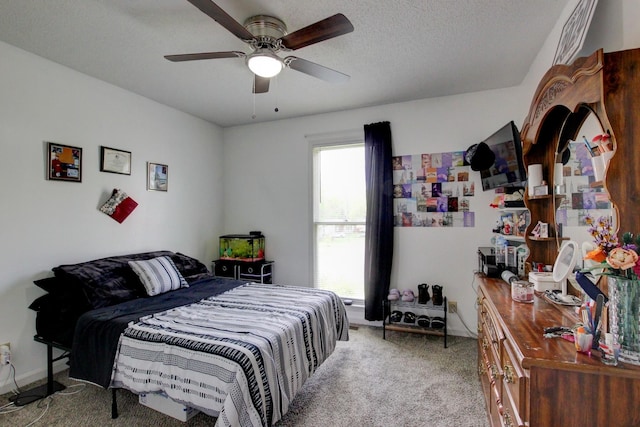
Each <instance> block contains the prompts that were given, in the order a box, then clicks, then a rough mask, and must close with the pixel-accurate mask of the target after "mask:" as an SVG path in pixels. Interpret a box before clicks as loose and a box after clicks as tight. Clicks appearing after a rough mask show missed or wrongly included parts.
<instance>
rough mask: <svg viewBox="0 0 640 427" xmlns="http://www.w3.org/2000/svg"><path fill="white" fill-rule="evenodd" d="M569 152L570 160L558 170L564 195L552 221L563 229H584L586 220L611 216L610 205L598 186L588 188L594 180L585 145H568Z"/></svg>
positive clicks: (604, 192)
mask: <svg viewBox="0 0 640 427" xmlns="http://www.w3.org/2000/svg"><path fill="white" fill-rule="evenodd" d="M569 148H570V151H571V156H570V157H569V162H567V164H566V165H564V167H563V169H562V175H563V181H564V182H563V184H564V187H565V191H566V193H565V197H564V198H562V199H561V200H560V205H559V206H558V209H557V211H556V221H557V222H558V224H562V225H563V226H572V227H587V226H588V225H587V223H586V222H585V218H586V217H587V216H590V217H592V218H598V217H600V216H611V201H610V200H609V196H608V194H607V193H606V191H605V190H604V188H603V187H602V186H598V185H596V186H592V183H594V182H595V176H594V171H593V163H592V161H591V158H592V157H591V152H590V150H589V149H588V148H587V146H586V144H585V143H579V142H572V143H570V144H569Z"/></svg>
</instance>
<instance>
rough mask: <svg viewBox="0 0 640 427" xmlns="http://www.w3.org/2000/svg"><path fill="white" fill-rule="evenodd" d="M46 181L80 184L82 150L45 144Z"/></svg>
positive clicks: (56, 144) (68, 146)
mask: <svg viewBox="0 0 640 427" xmlns="http://www.w3.org/2000/svg"><path fill="white" fill-rule="evenodd" d="M46 144H47V179H48V180H51V181H67V182H82V148H81V147H74V146H71V145H66V144H58V143H56V142H47V143H46Z"/></svg>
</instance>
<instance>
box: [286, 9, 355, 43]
mask: <svg viewBox="0 0 640 427" xmlns="http://www.w3.org/2000/svg"><path fill="white" fill-rule="evenodd" d="M352 31H353V24H351V21H349V20H348V19H347V17H346V16H344V15H343V14H341V13H337V14H335V15H333V16H330V17H328V18H325V19H323V20H322V21H318V22H316V23H315V24H311V25H309V26H306V27H304V28H301V29H299V30H297V31H294V32H293V33H289V34H287V35H286V36H284V37H282V38H281V39H280V40H281V41H282V45H283V46H284V47H285V48H287V49H290V50H296V49H300V48H301V47H305V46H309V45H311V44H314V43H318V42H321V41H324V40H328V39H331V38H334V37H338V36H341V35H343V34H347V33H350V32H352Z"/></svg>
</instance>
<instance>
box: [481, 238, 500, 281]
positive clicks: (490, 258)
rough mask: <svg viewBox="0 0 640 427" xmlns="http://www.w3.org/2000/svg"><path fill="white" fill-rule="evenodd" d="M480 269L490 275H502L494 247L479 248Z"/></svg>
mask: <svg viewBox="0 0 640 427" xmlns="http://www.w3.org/2000/svg"><path fill="white" fill-rule="evenodd" d="M478 271H481V272H482V273H484V274H485V275H487V276H489V277H499V276H500V268H498V266H497V265H496V253H495V250H494V249H493V248H492V247H483V246H480V247H479V248H478Z"/></svg>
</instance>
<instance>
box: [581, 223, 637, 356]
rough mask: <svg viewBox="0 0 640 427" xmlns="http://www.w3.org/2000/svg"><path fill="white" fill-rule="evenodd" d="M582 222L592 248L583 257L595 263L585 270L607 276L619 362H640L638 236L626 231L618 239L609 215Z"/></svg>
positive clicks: (610, 328)
mask: <svg viewBox="0 0 640 427" xmlns="http://www.w3.org/2000/svg"><path fill="white" fill-rule="evenodd" d="M586 221H587V224H588V225H589V233H590V234H591V235H592V236H593V238H594V243H595V245H596V248H595V249H594V250H592V251H590V252H588V253H587V254H586V256H585V259H586V260H591V261H593V262H595V263H597V264H595V265H593V266H592V267H588V268H586V269H585V271H593V272H594V273H595V270H600V272H599V273H598V274H602V275H605V276H607V285H608V291H609V292H608V293H609V309H608V310H609V332H610V334H611V335H612V336H613V344H614V345H615V346H617V345H620V354H619V358H620V360H621V361H623V362H627V363H632V364H635V365H640V279H639V276H640V260H639V257H638V252H639V251H640V235H636V236H634V235H633V234H632V233H630V232H626V233H624V234H623V235H622V242H620V241H619V240H618V236H617V235H616V234H615V232H614V229H613V224H612V221H611V218H609V217H600V218H598V220H597V221H596V220H594V219H593V218H591V217H587V219H586Z"/></svg>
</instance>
